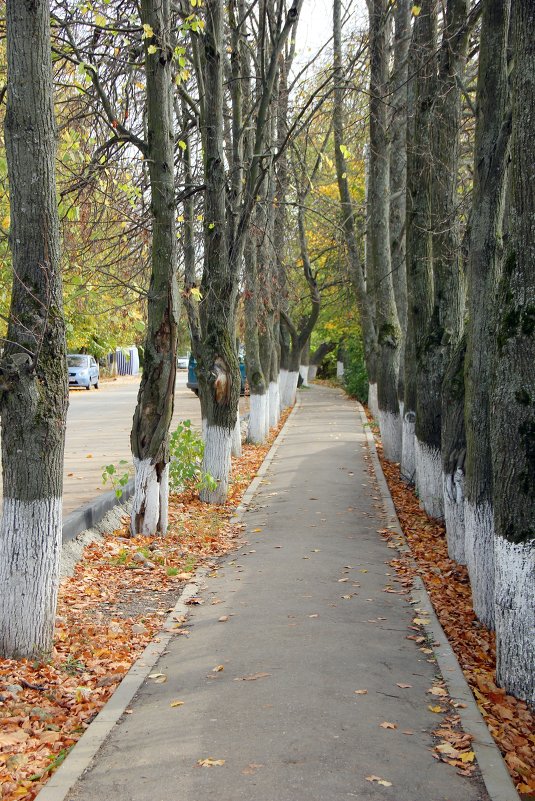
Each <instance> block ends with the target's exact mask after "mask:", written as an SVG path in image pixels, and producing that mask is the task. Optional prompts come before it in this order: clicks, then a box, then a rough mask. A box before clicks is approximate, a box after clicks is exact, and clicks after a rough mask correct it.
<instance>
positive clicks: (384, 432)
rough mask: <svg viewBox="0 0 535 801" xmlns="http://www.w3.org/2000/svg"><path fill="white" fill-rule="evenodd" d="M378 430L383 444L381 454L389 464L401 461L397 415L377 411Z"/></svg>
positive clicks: (400, 437) (399, 418) (400, 431)
mask: <svg viewBox="0 0 535 801" xmlns="http://www.w3.org/2000/svg"><path fill="white" fill-rule="evenodd" d="M378 421H379V430H380V431H381V441H382V443H383V454H384V457H385V459H388V461H389V462H400V461H401V439H402V423H401V417H400V416H399V414H393V413H392V412H383V411H381V409H379V418H378Z"/></svg>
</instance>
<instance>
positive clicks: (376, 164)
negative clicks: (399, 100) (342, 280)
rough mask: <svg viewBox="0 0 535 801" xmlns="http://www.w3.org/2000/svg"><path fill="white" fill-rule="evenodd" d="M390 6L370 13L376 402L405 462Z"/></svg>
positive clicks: (389, 455) (386, 442) (388, 442)
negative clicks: (393, 212) (393, 210)
mask: <svg viewBox="0 0 535 801" xmlns="http://www.w3.org/2000/svg"><path fill="white" fill-rule="evenodd" d="M387 9H388V3H387V0H373V3H372V9H371V12H370V61H371V67H370V182H369V187H368V204H369V212H368V219H369V221H370V225H371V249H372V254H371V256H372V286H373V292H374V298H375V328H376V331H377V345H378V353H377V402H378V408H379V420H378V422H379V428H380V430H381V439H382V442H383V452H384V455H385V458H386V459H388V460H389V461H391V462H399V461H400V460H401V420H400V417H399V403H398V393H397V387H398V371H399V352H400V345H401V330H400V327H399V320H398V315H397V310H396V301H395V298H394V284H393V280H392V263H391V259H390V170H389V147H388V136H387V125H388V120H387V105H386V102H385V101H386V97H387V95H388V41H387V39H388V20H387V17H388V14H387Z"/></svg>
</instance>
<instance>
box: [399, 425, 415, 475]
mask: <svg viewBox="0 0 535 801" xmlns="http://www.w3.org/2000/svg"><path fill="white" fill-rule="evenodd" d="M415 428H416V414H415V412H411V411H410V410H409V411H408V412H404V414H403V422H402V442H401V468H400V469H401V475H402V476H403V478H404V479H405V481H409V482H410V483H411V484H414V481H415V478H416V456H415V453H414V447H415V435H414V430H415Z"/></svg>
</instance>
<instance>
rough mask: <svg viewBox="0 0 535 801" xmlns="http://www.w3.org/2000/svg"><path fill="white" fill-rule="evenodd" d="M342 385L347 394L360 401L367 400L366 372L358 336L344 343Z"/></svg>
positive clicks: (360, 340)
mask: <svg viewBox="0 0 535 801" xmlns="http://www.w3.org/2000/svg"><path fill="white" fill-rule="evenodd" d="M345 353H346V362H345V365H344V387H345V390H346V392H347V394H348V395H350V396H351V397H352V398H357V400H359V401H360V402H361V403H367V401H368V373H367V371H366V363H365V361H364V346H363V343H362V338H361V337H360V336H354V337H351V338H350V339H348V340H347V341H346V343H345Z"/></svg>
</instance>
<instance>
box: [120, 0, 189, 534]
mask: <svg viewBox="0 0 535 801" xmlns="http://www.w3.org/2000/svg"><path fill="white" fill-rule="evenodd" d="M141 18H142V22H143V24H147V25H150V26H151V28H152V30H153V32H154V36H153V37H151V38H150V39H145V72H146V77H147V127H148V142H147V146H148V165H149V176H150V186H151V213H152V247H151V268H152V272H151V281H150V287H149V295H148V303H147V337H146V340H145V362H144V366H143V376H142V379H141V385H140V387H139V394H138V400H137V406H136V410H135V413H134V421H133V424H132V434H131V445H132V454H133V457H134V463H135V464H136V465H137V466H139V465H143V466H144V468H143V470H141V471H140V470H138V469H136V488H135V493H134V500H133V506H132V517H131V530H132V535H133V536H135V535H136V534H155V533H156V532H159V533H161V534H165V532H166V525H165V521H166V519H167V510H163V509H162V508H161V506H160V510H159V514H158V515H156V514H155V513H154V512H153V513H151V514H150V515H147V514H146V513H147V504H148V503H149V495H151V496H152V495H154V494H155V493H157V495H158V498H160V499H161V500H162V501H166V498H167V491H166V488H165V487H163V486H162V487H161V486H160V485H161V484H162V482H164V481H167V476H168V471H167V470H166V469H165V468H166V465H167V464H168V462H169V443H168V438H169V426H170V424H171V418H172V417H173V404H174V398H175V378H176V347H177V326H178V314H179V299H178V287H177V280H176V233H175V214H176V211H175V197H174V194H175V179H174V125H173V94H172V87H173V72H172V59H173V49H172V46H171V30H170V6H169V0H143V2H142V4H141ZM151 47H156V48H157V50H156V52H155V53H150V52H149V48H151ZM149 466H150V468H151V470H150V472H151V475H150V476H147V475H146V473H147V470H148V467H149Z"/></svg>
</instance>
